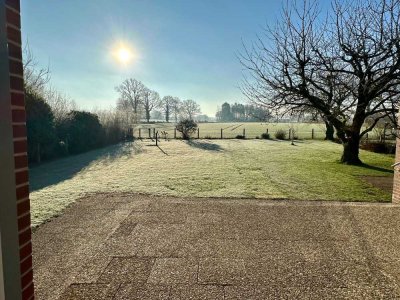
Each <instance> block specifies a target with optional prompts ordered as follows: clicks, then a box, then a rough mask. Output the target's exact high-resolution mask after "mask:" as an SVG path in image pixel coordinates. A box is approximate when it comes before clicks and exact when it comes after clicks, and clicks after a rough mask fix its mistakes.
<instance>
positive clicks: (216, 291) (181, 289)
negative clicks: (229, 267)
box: [169, 285, 224, 300]
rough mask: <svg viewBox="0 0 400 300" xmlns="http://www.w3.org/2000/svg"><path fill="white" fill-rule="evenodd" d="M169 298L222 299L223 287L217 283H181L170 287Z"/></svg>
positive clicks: (182, 299) (192, 299) (173, 299)
mask: <svg viewBox="0 0 400 300" xmlns="http://www.w3.org/2000/svg"><path fill="white" fill-rule="evenodd" d="M169 299H171V300H188V299H190V300H223V299H224V287H223V286H218V285H181V286H173V287H172V288H171V294H170V298H169Z"/></svg>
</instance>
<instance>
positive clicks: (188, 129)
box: [176, 119, 197, 140]
mask: <svg viewBox="0 0 400 300" xmlns="http://www.w3.org/2000/svg"><path fill="white" fill-rule="evenodd" d="M176 130H178V131H179V132H180V133H182V139H184V140H188V139H190V135H191V134H193V133H194V132H195V131H196V130H197V124H196V122H195V121H193V120H190V119H184V120H182V121H180V122H179V123H178V124H177V125H176Z"/></svg>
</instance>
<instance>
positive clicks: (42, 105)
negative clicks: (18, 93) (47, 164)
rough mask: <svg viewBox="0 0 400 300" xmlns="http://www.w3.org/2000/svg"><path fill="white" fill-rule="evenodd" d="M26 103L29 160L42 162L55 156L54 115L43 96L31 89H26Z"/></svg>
mask: <svg viewBox="0 0 400 300" xmlns="http://www.w3.org/2000/svg"><path fill="white" fill-rule="evenodd" d="M25 103H26V104H25V106H26V127H27V135H28V157H29V162H32V161H36V162H40V161H41V160H42V158H44V159H46V158H51V157H52V156H54V147H55V146H56V141H57V137H56V131H55V127H54V115H53V112H52V111H51V108H50V106H49V105H48V104H47V103H46V102H45V100H44V99H43V97H42V96H40V95H39V94H37V93H35V92H33V91H31V90H29V89H27V90H26V91H25Z"/></svg>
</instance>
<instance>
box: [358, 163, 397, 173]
mask: <svg viewBox="0 0 400 300" xmlns="http://www.w3.org/2000/svg"><path fill="white" fill-rule="evenodd" d="M358 167H360V168H365V169H369V170H374V171H379V172H384V173H390V174H393V173H394V171H393V170H392V169H386V168H381V167H377V166H371V165H367V164H361V165H359V166H358Z"/></svg>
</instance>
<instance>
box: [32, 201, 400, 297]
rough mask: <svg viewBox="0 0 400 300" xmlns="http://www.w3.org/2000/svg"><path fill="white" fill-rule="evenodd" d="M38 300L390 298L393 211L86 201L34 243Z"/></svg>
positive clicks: (399, 221)
mask: <svg viewBox="0 0 400 300" xmlns="http://www.w3.org/2000/svg"><path fill="white" fill-rule="evenodd" d="M33 246H34V272H35V273H34V274H35V286H36V297H37V299H62V300H67V299H97V300H98V299H400V206H393V205H390V204H355V203H329V202H322V203H321V202H297V201H295V202H290V201H266V200H246V199H243V200H221V199H189V198H187V199H185V198H164V197H149V196H141V195H118V196H111V195H96V196H93V197H87V198H84V199H82V200H80V201H79V202H77V203H75V204H74V205H72V206H71V207H69V208H68V209H67V210H66V211H65V213H64V214H63V215H62V216H60V217H58V218H55V219H54V220H52V221H51V222H49V223H46V224H44V225H42V226H40V227H39V228H38V229H37V230H36V231H35V232H34V235H33Z"/></svg>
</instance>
